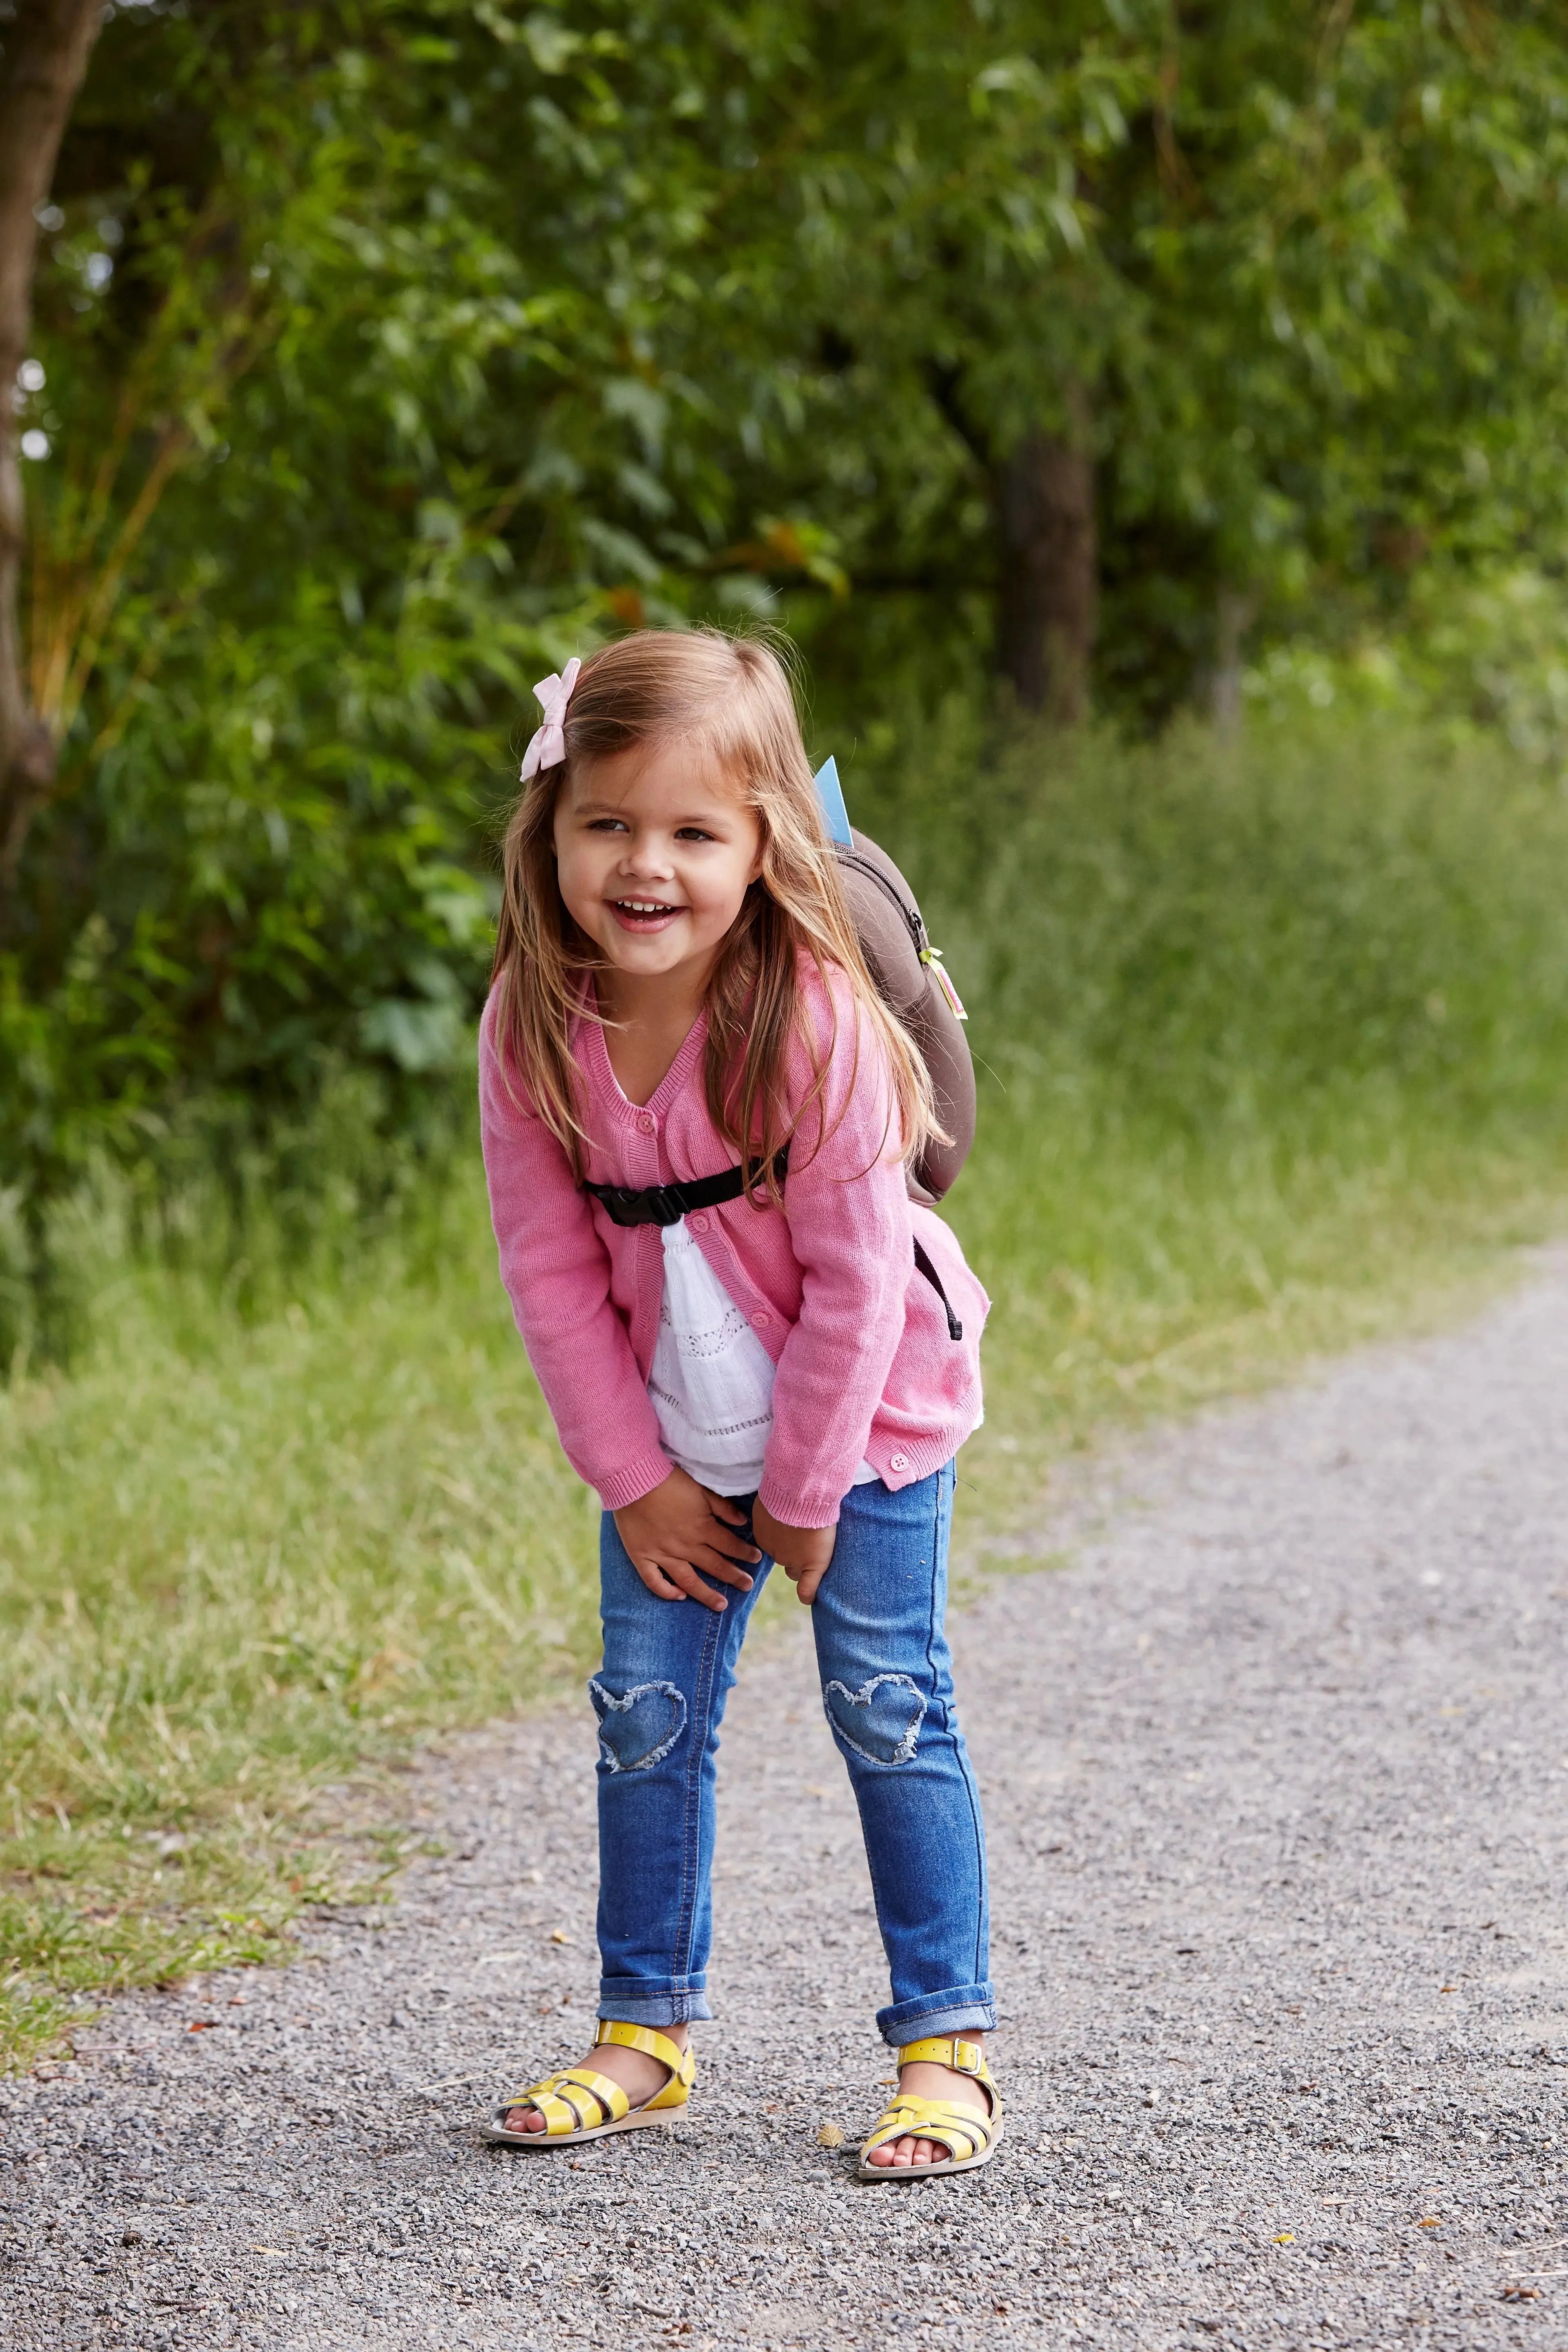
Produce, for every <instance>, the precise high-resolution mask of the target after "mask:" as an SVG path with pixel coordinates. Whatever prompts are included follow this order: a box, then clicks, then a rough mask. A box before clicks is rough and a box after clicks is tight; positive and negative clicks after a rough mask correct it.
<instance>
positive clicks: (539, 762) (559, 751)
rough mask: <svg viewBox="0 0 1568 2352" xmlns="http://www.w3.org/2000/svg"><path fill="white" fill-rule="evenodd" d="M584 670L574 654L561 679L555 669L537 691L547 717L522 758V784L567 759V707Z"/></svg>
mask: <svg viewBox="0 0 1568 2352" xmlns="http://www.w3.org/2000/svg"><path fill="white" fill-rule="evenodd" d="M582 667H583V665H582V663H581V662H580V661H579V660H578V658H577V656H576V655H575V654H574V655H573V656H572V658H571V660H570V661H569V662H568V663H567V665H566V667H565V668H564V669H563V671H562V673H561V675H560V677H556V675H555V673H554V671H553V670H552V671H551V673H550V676H549V677H542V678H541V679H540V681H539V684H538V685H537V686H536V687H535V688H534V689H533V692H534V697H535V698H536V700H537V701H538V703H539V707H540V709H542V711H543V713H544V717H543V719H542V721H541V723H540V725H539V726H538V727H537V728H536V729H535V730H534V734H533V740H532V741H531V743H530V745H529V747H528V749H527V751H525V752H524V753H523V755H522V773H521V776H520V777H519V779H518V782H520V783H524V784H526V783H527V782H528V780H529V778H530V776H534V775H537V774H538V772H539V771H540V769H541V768H558V767H559V766H560V765H561V762H562V761H563V759H564V758H565V757H566V736H565V733H564V727H565V719H566V705H567V704H568V703H569V702H570V701H571V699H572V689H573V688H574V686H575V685H576V683H577V673H578V671H579V670H580V669H581V668H582Z"/></svg>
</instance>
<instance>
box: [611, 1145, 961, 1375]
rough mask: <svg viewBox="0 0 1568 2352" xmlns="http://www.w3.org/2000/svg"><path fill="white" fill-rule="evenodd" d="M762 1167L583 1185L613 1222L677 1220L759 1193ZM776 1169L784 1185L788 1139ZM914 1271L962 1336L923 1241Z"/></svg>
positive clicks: (950, 1330)
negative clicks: (663, 1180) (662, 1180)
mask: <svg viewBox="0 0 1568 2352" xmlns="http://www.w3.org/2000/svg"><path fill="white" fill-rule="evenodd" d="M763 1172H764V1171H763V1162H762V1161H761V1160H752V1161H751V1162H750V1163H749V1164H748V1165H746V1166H744V1167H735V1168H726V1169H724V1170H723V1171H721V1173H720V1174H719V1175H717V1176H697V1177H694V1178H693V1179H692V1180H691V1181H690V1182H689V1183H688V1184H646V1185H644V1186H643V1187H642V1189H641V1191H638V1190H637V1188H636V1187H635V1186H633V1185H631V1184H584V1187H583V1190H584V1192H592V1194H593V1195H594V1198H595V1201H597V1202H600V1203H601V1205H602V1206H603V1208H604V1211H605V1215H606V1216H607V1217H608V1218H609V1220H610V1223H612V1224H614V1225H674V1224H679V1222H680V1220H681V1218H682V1217H684V1216H686V1215H687V1214H688V1213H689V1212H690V1211H691V1210H693V1209H718V1208H722V1206H723V1204H724V1202H726V1201H738V1200H739V1199H740V1197H741V1195H742V1192H755V1191H756V1188H757V1186H758V1185H759V1184H760V1183H761V1182H762V1181H763ZM788 1173H789V1146H788V1144H787V1143H786V1144H785V1145H784V1149H783V1150H782V1151H778V1152H775V1154H774V1155H773V1177H774V1180H775V1181H777V1182H778V1183H780V1184H782V1183H783V1182H784V1178H785V1177H786V1176H787V1175H788ZM915 1270H916V1272H917V1273H919V1274H922V1275H923V1276H925V1278H926V1280H927V1281H928V1282H929V1283H930V1285H931V1288H932V1289H933V1290H934V1291H935V1293H936V1295H937V1297H939V1298H940V1299H941V1301H942V1312H943V1314H944V1315H945V1316H946V1317H947V1336H948V1338H949V1339H963V1324H962V1323H961V1322H960V1321H959V1319H958V1318H957V1316H956V1315H955V1314H954V1313H953V1311H952V1301H951V1300H950V1298H949V1297H948V1295H947V1293H946V1291H945V1290H944V1289H943V1288H942V1276H941V1275H940V1274H938V1272H937V1270H936V1268H935V1266H934V1265H932V1264H931V1260H930V1258H929V1257H928V1256H927V1255H926V1253H925V1251H924V1250H923V1249H922V1248H921V1244H920V1243H919V1242H917V1243H916V1244H915Z"/></svg>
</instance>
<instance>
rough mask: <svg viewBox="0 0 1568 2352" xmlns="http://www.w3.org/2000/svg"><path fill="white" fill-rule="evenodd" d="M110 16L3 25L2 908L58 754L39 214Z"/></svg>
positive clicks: (75, 11)
mask: <svg viewBox="0 0 1568 2352" xmlns="http://www.w3.org/2000/svg"><path fill="white" fill-rule="evenodd" d="M102 22H103V5H102V0H15V6H14V9H13V12H12V15H11V16H10V20H9V22H7V23H5V24H3V25H0V908H3V907H4V905H5V900H6V898H8V897H9V895H10V892H11V888H12V886H13V885H14V883H15V880H16V868H17V866H18V865H19V863H20V861H21V856H22V847H23V844H24V843H25V842H26V837H27V826H28V824H29V823H30V821H31V819H32V814H33V811H34V810H35V809H36V808H37V804H38V803H39V802H40V801H41V800H42V799H43V798H44V797H45V796H46V795H47V793H48V790H49V787H50V784H51V783H52V782H53V780H54V772H55V754H56V746H55V743H54V740H53V739H52V737H51V735H50V733H49V730H48V729H47V727H46V726H45V725H44V722H43V721H42V719H39V717H38V716H37V712H36V711H35V710H34V709H33V708H32V705H31V703H30V701H29V699H28V695H27V687H26V677H24V674H23V666H22V632H21V620H20V615H19V614H18V611H17V583H18V580H19V577H20V573H21V567H22V551H23V547H24V544H25V542H26V502H25V500H24V499H23V495H22V474H21V467H20V465H19V464H18V462H17V451H16V410H15V408H14V406H13V404H12V390H13V387H14V386H15V384H16V371H17V369H18V368H19V367H20V366H21V364H22V362H23V360H24V359H25V358H26V351H27V335H28V331H29V329H30V328H31V325H32V317H33V268H34V262H35V258H36V255H37V238H38V223H37V213H38V211H39V209H41V207H42V206H43V205H44V203H45V202H46V200H47V196H48V193H49V185H50V183H51V181H52V180H53V178H54V172H55V158H56V156H57V155H58V152H59V145H60V139H61V136H62V134H63V132H64V131H65V127H66V123H67V121H68V119H69V115H70V110H71V108H72V106H73V104H74V103H75V100H76V94H77V92H78V90H79V89H80V88H81V82H82V76H83V75H84V74H85V73H86V71H87V61H88V58H89V56H90V55H91V52H92V45H93V43H94V41H95V40H96V39H97V38H98V33H99V27H100V25H101V24H102Z"/></svg>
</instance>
